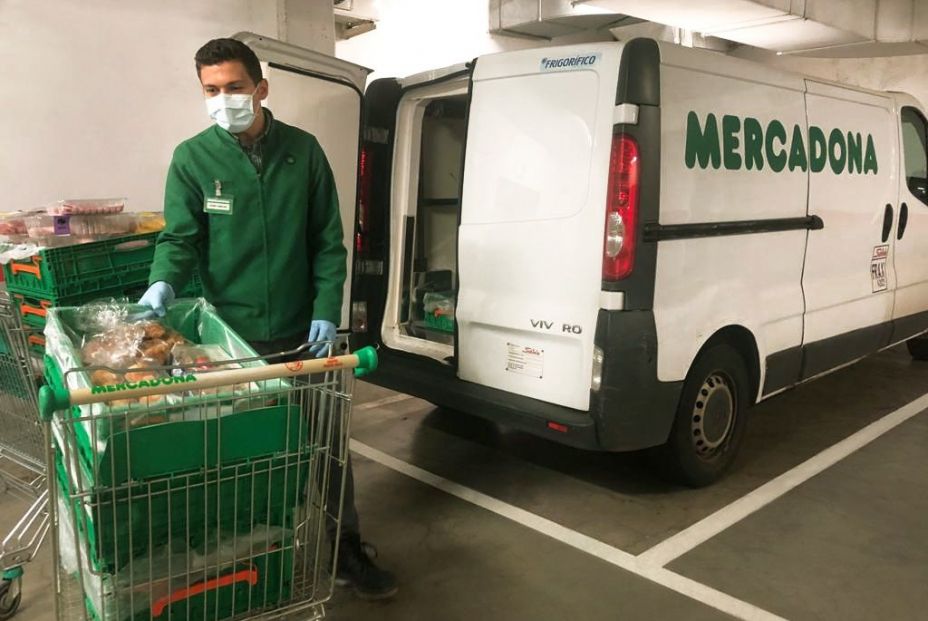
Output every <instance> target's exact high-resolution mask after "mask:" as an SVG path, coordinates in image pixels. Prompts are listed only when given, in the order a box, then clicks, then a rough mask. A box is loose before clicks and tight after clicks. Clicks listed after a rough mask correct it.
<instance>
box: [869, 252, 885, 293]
mask: <svg viewBox="0 0 928 621" xmlns="http://www.w3.org/2000/svg"><path fill="white" fill-rule="evenodd" d="M888 255H889V246H888V245H886V246H875V247H874V248H873V256H871V258H870V279H871V280H872V281H873V293H878V292H880V291H886V289H887V288H888V285H887V283H886V257H887V256H888Z"/></svg>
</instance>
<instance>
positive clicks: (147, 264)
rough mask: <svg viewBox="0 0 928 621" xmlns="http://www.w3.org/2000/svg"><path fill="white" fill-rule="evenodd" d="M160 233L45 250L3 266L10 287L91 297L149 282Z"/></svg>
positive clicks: (39, 292)
mask: <svg viewBox="0 0 928 621" xmlns="http://www.w3.org/2000/svg"><path fill="white" fill-rule="evenodd" d="M157 238H158V233H140V234H135V235H128V236H125V237H117V238H114V239H107V240H104V241H98V242H92V243H88V244H76V245H74V246H63V247H61V248H45V249H43V250H40V251H39V252H38V253H37V254H36V255H34V256H32V257H29V258H26V259H22V260H18V261H11V262H10V263H8V264H6V265H4V266H3V272H4V277H5V279H6V282H7V286H8V287H10V288H11V290H12V289H13V288H15V289H17V290H19V291H24V292H30V293H33V294H35V295H37V296H39V297H44V296H52V297H57V298H61V297H64V296H74V295H88V294H90V293H94V292H97V291H103V290H107V289H112V288H114V287H125V286H130V285H135V284H138V283H147V282H148V273H149V270H150V269H151V262H152V259H153V258H154V255H155V242H156V240H157Z"/></svg>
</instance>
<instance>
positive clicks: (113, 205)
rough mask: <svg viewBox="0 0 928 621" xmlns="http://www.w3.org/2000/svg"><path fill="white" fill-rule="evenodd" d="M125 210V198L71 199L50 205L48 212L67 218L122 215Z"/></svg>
mask: <svg viewBox="0 0 928 621" xmlns="http://www.w3.org/2000/svg"><path fill="white" fill-rule="evenodd" d="M125 208H126V199H124V198H69V199H65V200H63V201H58V202H56V203H54V204H52V205H49V206H48V209H47V211H48V213H49V214H50V215H53V216H67V215H74V214H82V215H84V214H112V213H120V212H122V210H123V209H125Z"/></svg>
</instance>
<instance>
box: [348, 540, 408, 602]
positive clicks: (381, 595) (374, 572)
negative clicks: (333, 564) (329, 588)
mask: <svg viewBox="0 0 928 621" xmlns="http://www.w3.org/2000/svg"><path fill="white" fill-rule="evenodd" d="M372 556H373V557H375V558H376V556H377V553H376V550H374V549H373V546H370V545H369V544H366V543H363V544H362V543H361V537H360V535H345V536H343V537H342V538H341V539H340V540H339V544H338V567H337V572H336V574H335V583H336V584H337V585H339V586H348V587H351V588H352V589H353V590H354V592H355V595H357V596H358V597H360V598H361V599H366V600H377V599H388V598H390V597H393V596H394V595H396V591H397V586H396V577H395V576H394V575H393V574H392V573H391V572H389V571H387V570H385V569H380V568H379V567H377V565H375V564H374V561H373V560H372V559H371V557H372Z"/></svg>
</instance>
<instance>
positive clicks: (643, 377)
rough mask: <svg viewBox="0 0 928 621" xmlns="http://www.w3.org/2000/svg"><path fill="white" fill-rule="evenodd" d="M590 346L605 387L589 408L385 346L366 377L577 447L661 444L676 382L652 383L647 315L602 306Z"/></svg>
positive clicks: (653, 348) (652, 345)
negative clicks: (597, 353)
mask: <svg viewBox="0 0 928 621" xmlns="http://www.w3.org/2000/svg"><path fill="white" fill-rule="evenodd" d="M596 345H597V346H598V347H600V348H601V349H602V350H603V351H604V352H605V363H604V366H603V385H602V389H601V390H600V391H599V392H598V393H594V394H593V395H591V400H590V410H589V411H588V412H583V411H579V410H574V409H571V408H566V407H563V406H560V405H555V404H552V403H547V402H545V401H539V400H538V399H532V398H530V397H524V396H522V395H516V394H512V393H509V392H505V391H502V390H497V389H495V388H488V387H486V386H481V385H479V384H474V383H471V382H465V381H463V380H461V379H459V378H458V377H457V375H456V374H455V369H453V368H452V367H450V366H448V365H444V364H441V363H439V362H437V361H435V360H431V359H429V358H423V357H421V356H415V355H412V354H407V353H404V352H397V351H394V350H389V349H386V348H381V351H380V352H379V354H380V366H379V367H378V369H377V372H376V373H373V374H371V375H370V376H368V377H367V378H365V380H366V381H369V382H371V383H374V384H377V385H380V386H383V387H385V388H390V389H393V390H398V391H400V392H405V393H407V394H410V395H413V396H415V397H419V398H421V399H425V400H426V401H430V402H431V403H434V404H435V405H438V406H441V407H445V408H448V409H451V410H458V411H461V412H465V413H467V414H471V415H473V416H479V417H481V418H485V419H487V420H491V421H494V422H496V423H498V424H500V425H503V426H506V427H511V428H514V429H518V430H521V431H525V432H528V433H531V434H533V435H536V436H540V437H543V438H547V439H549V440H553V441H554V442H559V443H561V444H566V445H568V446H573V447H577V448H582V449H587V450H600V451H603V450H605V451H630V450H636V449H642V448H647V447H650V446H656V445H658V444H663V443H664V442H665V441H666V440H667V437H668V435H669V433H670V428H671V425H672V424H673V418H674V413H675V411H676V408H677V402H678V400H679V397H680V389H681V386H682V382H659V381H658V380H657V334H656V330H655V325H654V315H653V313H651V312H649V311H600V315H599V319H598V322H597V330H596ZM549 423H556V424H558V425H561V426H563V427H566V428H567V430H566V431H557V430H554V429H551V428H550V427H549V426H548V424H549Z"/></svg>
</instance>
